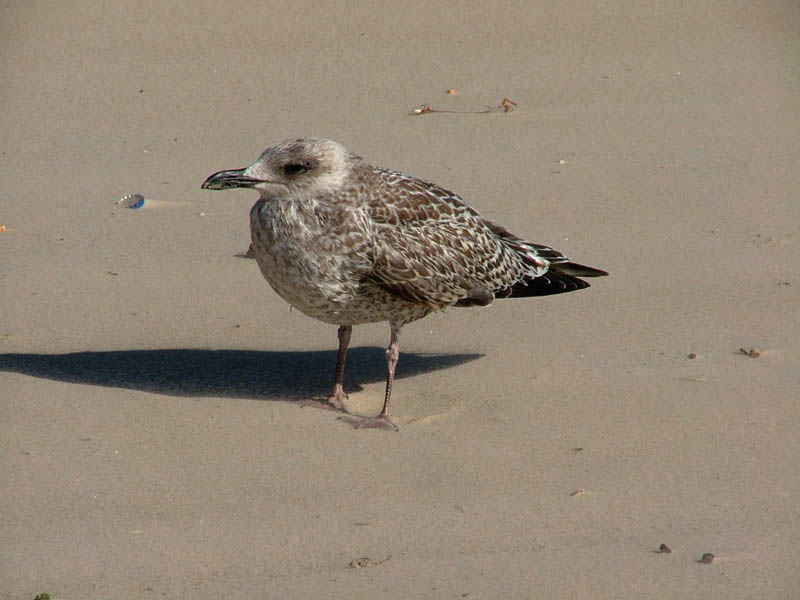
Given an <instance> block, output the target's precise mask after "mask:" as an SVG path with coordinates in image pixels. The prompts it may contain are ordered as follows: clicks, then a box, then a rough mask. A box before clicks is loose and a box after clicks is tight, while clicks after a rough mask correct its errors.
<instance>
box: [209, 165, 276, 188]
mask: <svg viewBox="0 0 800 600" xmlns="http://www.w3.org/2000/svg"><path fill="white" fill-rule="evenodd" d="M244 172H245V169H231V170H230V171H220V172H218V173H214V174H213V175H211V176H210V177H209V178H208V179H206V180H205V181H204V182H203V185H202V186H201V189H204V190H229V189H231V188H251V187H255V186H257V185H258V184H259V183H264V181H263V180H262V179H254V178H252V177H247V176H246V175H245V174H244Z"/></svg>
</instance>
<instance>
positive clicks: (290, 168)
mask: <svg viewBox="0 0 800 600" xmlns="http://www.w3.org/2000/svg"><path fill="white" fill-rule="evenodd" d="M310 168H311V167H310V166H309V164H308V163H302V162H297V163H289V164H287V165H285V166H284V167H283V170H284V172H285V173H286V174H287V175H299V174H300V173H305V172H306V171H308V170H309V169H310Z"/></svg>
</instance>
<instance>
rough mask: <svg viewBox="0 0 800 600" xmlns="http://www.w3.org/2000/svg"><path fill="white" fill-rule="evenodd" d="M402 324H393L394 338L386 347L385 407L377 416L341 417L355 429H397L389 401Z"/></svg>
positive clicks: (398, 356)
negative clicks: (398, 337) (368, 417)
mask: <svg viewBox="0 0 800 600" xmlns="http://www.w3.org/2000/svg"><path fill="white" fill-rule="evenodd" d="M399 332H400V326H395V325H394V324H392V339H391V341H390V342H389V347H388V348H387V349H386V371H387V373H386V393H385V394H384V396H383V408H382V409H381V413H380V414H379V415H378V416H377V417H373V418H371V419H363V418H361V417H339V420H340V421H345V422H346V423H349V424H350V425H352V426H353V427H354V428H355V429H389V430H393V431H397V426H396V425H395V424H394V423H392V422H391V421H390V420H389V402H390V401H391V399H392V384H393V383H394V371H395V369H396V368H397V361H398V360H399V359H400V345H399V344H398V342H397V335H398V333H399Z"/></svg>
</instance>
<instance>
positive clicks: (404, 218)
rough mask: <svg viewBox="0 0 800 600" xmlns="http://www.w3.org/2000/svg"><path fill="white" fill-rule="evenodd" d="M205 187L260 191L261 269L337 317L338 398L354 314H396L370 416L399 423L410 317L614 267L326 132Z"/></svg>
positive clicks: (256, 214) (338, 402)
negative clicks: (582, 258) (510, 224)
mask: <svg viewBox="0 0 800 600" xmlns="http://www.w3.org/2000/svg"><path fill="white" fill-rule="evenodd" d="M202 187H203V189H208V190H226V189H230V188H253V189H256V190H258V192H259V195H260V197H259V199H258V201H257V202H256V203H255V204H254V205H253V208H252V209H251V210H250V232H251V235H252V240H253V244H252V247H253V253H254V257H255V259H256V262H257V263H258V266H259V268H260V269H261V273H262V274H263V275H264V278H265V279H266V280H267V282H268V283H269V284H270V285H271V286H272V289H274V290H275V291H276V292H277V293H278V295H279V296H280V297H281V298H283V299H284V300H286V302H288V303H289V304H291V305H292V306H294V307H295V308H297V309H298V310H300V311H301V312H303V313H305V314H306V315H308V316H310V317H313V318H315V319H319V320H320V321H324V322H325V323H330V324H332V325H338V326H339V332H338V333H339V353H338V356H337V360H336V376H335V379H334V384H333V393H332V394H331V396H330V397H329V398H328V403H329V405H330V406H332V407H334V408H336V409H340V410H343V409H344V405H343V401H344V399H345V398H346V395H345V393H344V389H343V388H342V374H343V372H344V363H345V357H346V355H347V346H348V344H349V342H350V334H351V332H352V329H353V325H358V324H360V323H374V322H379V321H388V322H389V326H390V327H391V341H390V342H389V347H388V348H387V350H386V364H387V377H386V393H385V396H384V401H383V409H382V410H381V412H380V414H379V415H378V416H377V417H375V418H373V419H364V420H361V421H358V423H357V424H358V426H360V427H381V428H394V425H393V424H392V423H391V422H390V421H389V401H390V399H391V395H392V383H393V381H394V373H395V368H396V366H397V361H398V358H399V355H400V351H399V346H398V342H397V337H398V334H399V333H400V329H401V327H402V326H403V325H405V324H406V323H410V322H412V321H416V320H417V319H421V318H422V317H424V316H425V315H427V314H429V313H432V312H434V311H437V310H443V309H445V308H447V307H448V306H487V305H489V304H491V303H492V301H493V300H494V299H495V298H521V297H529V296H546V295H549V294H561V293H563V292H571V291H573V290H579V289H582V288H585V287H589V284H588V283H587V282H585V281H583V280H582V279H578V277H599V276H601V275H607V274H608V273H606V272H605V271H601V270H600V269H595V268H592V267H586V266H584V265H580V264H577V263H574V262H572V261H571V260H569V259H568V258H567V257H566V256H564V255H563V254H561V253H560V252H558V251H557V250H554V249H553V248H550V247H549V246H543V245H541V244H535V243H533V242H526V241H525V240H523V239H522V238H519V237H517V236H515V235H514V234H512V233H511V232H509V231H508V230H507V229H505V228H504V227H503V226H501V225H498V224H497V223H493V222H492V221H489V220H488V219H485V218H483V217H482V216H481V215H480V214H478V211H476V210H475V209H473V208H472V207H470V206H468V205H467V204H466V203H465V202H464V201H463V200H462V199H461V198H460V197H459V196H458V195H456V194H454V193H453V192H450V191H448V190H446V189H444V188H442V187H439V186H438V185H436V184H434V183H431V182H428V181H424V180H422V179H417V178H416V177H410V176H408V175H404V174H403V173H398V172H396V171H391V170H389V169H383V168H380V167H373V166H370V165H368V164H366V163H365V162H364V161H363V160H362V159H361V157H360V156H357V155H355V154H352V153H350V152H348V151H347V150H346V149H345V148H344V147H342V146H341V145H340V144H337V143H336V142H334V141H331V140H328V139H324V138H315V137H309V138H299V139H293V140H287V141H284V142H281V143H280V144H278V145H276V146H273V147H271V148H268V149H267V150H265V151H264V153H263V154H262V155H261V156H260V157H259V158H258V160H257V161H256V162H254V163H253V164H252V165H250V166H249V167H247V168H246V169H234V170H230V171H220V172H218V173H214V174H213V175H211V176H210V177H209V178H208V179H206V181H205V182H204V183H203V186H202Z"/></svg>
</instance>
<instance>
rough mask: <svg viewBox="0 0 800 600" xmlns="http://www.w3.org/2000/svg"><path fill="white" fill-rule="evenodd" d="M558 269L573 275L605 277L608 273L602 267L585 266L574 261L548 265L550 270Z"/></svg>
mask: <svg viewBox="0 0 800 600" xmlns="http://www.w3.org/2000/svg"><path fill="white" fill-rule="evenodd" d="M554 269H555V270H558V271H561V272H562V273H566V274H568V275H575V276H576V277H605V276H606V275H608V272H607V271H603V270H602V269H595V268H594V267H587V266H586V265H579V264H578V263H574V262H571V261H570V262H562V263H555V264H553V265H551V266H550V270H551V271H552V270H554Z"/></svg>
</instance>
